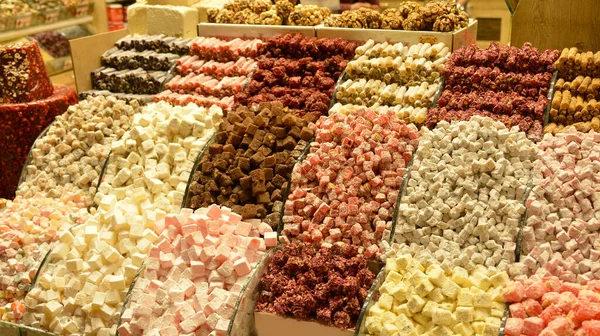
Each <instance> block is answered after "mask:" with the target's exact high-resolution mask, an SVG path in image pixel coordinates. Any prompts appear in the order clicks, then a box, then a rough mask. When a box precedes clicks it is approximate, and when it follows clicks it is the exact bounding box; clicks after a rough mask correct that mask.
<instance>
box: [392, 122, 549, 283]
mask: <svg viewBox="0 0 600 336" xmlns="http://www.w3.org/2000/svg"><path fill="white" fill-rule="evenodd" d="M536 154H537V152H536V147H535V145H534V144H533V142H531V141H530V140H528V139H527V138H526V134H525V133H524V132H519V131H518V130H517V129H516V128H513V129H508V128H506V126H504V124H502V123H500V122H495V121H493V120H492V119H489V118H482V117H473V118H471V120H470V121H466V122H465V121H462V122H452V123H447V122H442V123H439V124H438V126H437V127H436V128H435V129H433V130H425V131H424V133H423V135H422V138H421V141H420V144H419V148H418V150H417V152H416V154H415V155H416V156H415V158H414V162H413V166H412V168H411V172H410V174H409V178H408V180H407V181H406V185H407V187H406V191H405V193H404V195H403V196H402V198H401V202H400V207H399V209H398V222H397V224H396V241H397V242H399V243H403V244H407V245H410V244H413V243H415V244H421V245H423V246H426V247H427V249H428V250H429V251H435V253H434V255H435V257H436V259H438V261H439V262H442V261H444V260H445V259H446V258H448V252H446V251H445V249H443V248H440V247H441V246H442V244H446V245H445V246H448V244H450V246H452V245H454V244H456V245H454V246H455V247H456V248H458V249H459V250H460V251H461V252H464V253H461V254H460V257H459V258H457V259H453V260H452V261H453V263H454V265H456V266H461V267H463V268H466V269H467V270H469V271H470V270H472V269H474V267H475V266H476V265H485V266H488V267H491V266H495V267H498V268H499V269H502V270H505V269H507V267H508V264H509V263H511V262H513V261H514V258H515V255H514V252H515V247H516V244H515V242H516V238H517V233H518V230H519V223H520V220H521V217H522V215H523V213H524V212H525V205H524V200H525V191H526V188H527V185H528V183H529V181H530V177H531V170H532V169H533V161H534V160H535V159H536Z"/></svg>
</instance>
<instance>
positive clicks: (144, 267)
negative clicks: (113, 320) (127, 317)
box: [115, 263, 146, 336]
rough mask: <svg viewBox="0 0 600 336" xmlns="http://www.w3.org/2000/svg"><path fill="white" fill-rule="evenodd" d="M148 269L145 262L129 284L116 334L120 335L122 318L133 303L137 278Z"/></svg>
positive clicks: (116, 335)
mask: <svg viewBox="0 0 600 336" xmlns="http://www.w3.org/2000/svg"><path fill="white" fill-rule="evenodd" d="M145 269H146V264H145V263H143V264H142V265H141V266H140V268H139V269H138V271H137V273H136V274H135V276H134V277H133V280H132V281H131V284H129V289H128V290H127V294H126V295H125V300H124V301H123V307H122V308H121V313H120V314H119V320H118V322H117V332H116V334H115V336H119V327H120V326H121V319H122V318H123V314H125V311H126V310H127V307H128V305H129V304H131V301H130V300H131V295H132V294H133V292H134V291H135V290H136V288H135V285H136V284H137V279H138V278H139V277H140V276H141V275H142V273H143V272H144V270H145Z"/></svg>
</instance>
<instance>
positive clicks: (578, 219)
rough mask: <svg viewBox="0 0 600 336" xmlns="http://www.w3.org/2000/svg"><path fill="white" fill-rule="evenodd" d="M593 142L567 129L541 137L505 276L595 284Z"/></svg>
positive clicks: (597, 226) (598, 251)
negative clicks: (515, 251) (515, 256)
mask: <svg viewBox="0 0 600 336" xmlns="http://www.w3.org/2000/svg"><path fill="white" fill-rule="evenodd" d="M599 143H600V134H599V133H596V132H594V131H591V132H589V133H581V132H577V131H575V129H574V128H572V127H571V128H570V129H568V130H567V131H566V132H565V133H560V134H557V135H556V136H550V135H548V134H547V135H545V136H544V139H543V141H542V142H541V143H540V144H539V145H538V157H539V159H538V160H537V161H536V162H535V166H534V167H535V169H534V172H535V175H534V188H533V189H532V191H531V193H530V194H529V198H528V200H527V225H526V226H525V227H524V228H523V244H522V246H523V248H522V253H521V260H520V262H519V263H518V264H516V265H515V266H514V267H513V268H511V274H513V275H524V276H529V275H532V274H538V275H540V276H548V275H553V276H557V277H559V278H560V279H561V280H562V281H568V282H577V283H581V284H585V283H587V282H588V281H590V280H597V279H600V269H599V268H598V266H597V264H598V259H599V257H600V246H598V243H597V241H598V235H599V233H600V221H598V219H597V218H596V217H595V212H596V211H597V210H596V209H598V208H599V207H600V198H599V197H598V188H599V187H598V186H597V183H596V179H597V178H598V176H599V172H598V164H597V161H598V159H597V156H598V149H600V147H599Z"/></svg>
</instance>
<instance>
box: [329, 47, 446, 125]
mask: <svg viewBox="0 0 600 336" xmlns="http://www.w3.org/2000/svg"><path fill="white" fill-rule="evenodd" d="M449 56H450V51H449V49H448V47H446V46H445V45H444V44H443V43H438V44H434V45H431V44H429V43H425V44H423V43H419V44H414V45H412V46H410V47H408V46H405V45H403V44H402V43H396V44H388V43H387V42H384V43H375V42H374V41H373V40H369V41H367V43H365V44H364V45H362V46H360V47H358V48H356V56H355V57H354V60H352V61H350V62H349V63H348V66H347V67H346V70H345V77H344V78H346V80H345V81H344V82H342V83H341V84H340V85H339V86H338V88H337V89H336V94H335V98H336V101H337V104H343V106H339V107H338V106H336V107H335V108H334V109H332V110H331V111H330V114H331V113H332V112H337V111H338V109H339V110H341V111H347V110H352V106H357V105H358V106H361V105H362V106H369V107H374V108H375V109H379V108H380V107H381V106H387V107H390V108H392V109H397V111H396V112H397V113H396V115H397V117H398V118H400V119H401V120H405V121H406V122H411V123H415V124H418V125H419V124H423V123H425V118H426V116H427V109H428V108H429V107H431V105H432V103H433V99H434V96H435V93H436V92H437V90H438V88H439V83H440V78H441V71H442V68H443V67H444V64H445V62H446V60H447V59H448V57H449Z"/></svg>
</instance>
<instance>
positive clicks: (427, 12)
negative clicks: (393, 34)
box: [325, 0, 469, 32]
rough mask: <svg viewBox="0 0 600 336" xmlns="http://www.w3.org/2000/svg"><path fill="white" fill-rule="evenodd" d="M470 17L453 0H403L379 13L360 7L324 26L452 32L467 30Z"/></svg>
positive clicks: (332, 18) (333, 18)
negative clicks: (418, 0) (424, 2)
mask: <svg viewBox="0 0 600 336" xmlns="http://www.w3.org/2000/svg"><path fill="white" fill-rule="evenodd" d="M468 24H469V15H468V14H467V13H466V12H465V11H464V10H461V9H459V8H458V6H457V5H456V1H454V0H448V1H432V2H428V3H427V4H426V5H425V6H422V5H420V4H418V3H416V2H413V1H404V2H402V4H401V5H400V7H398V8H388V9H386V10H384V11H383V12H381V13H379V12H378V11H376V10H373V9H368V8H359V9H355V10H349V11H345V12H343V13H342V14H341V15H338V16H330V17H329V18H327V19H326V20H325V26H327V27H342V28H370V29H399V30H426V31H439V32H451V31H455V30H459V29H461V28H464V27H466V26H467V25H468Z"/></svg>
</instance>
